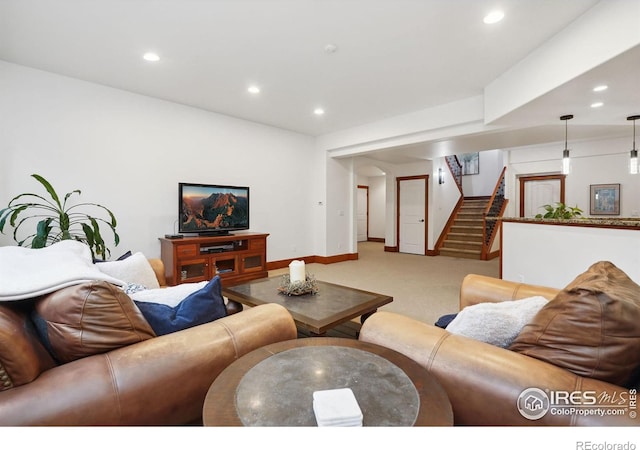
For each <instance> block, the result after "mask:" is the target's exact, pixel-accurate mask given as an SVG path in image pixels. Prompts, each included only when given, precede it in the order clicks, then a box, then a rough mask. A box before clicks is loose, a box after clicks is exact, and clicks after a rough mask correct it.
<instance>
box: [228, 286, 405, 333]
mask: <svg viewBox="0 0 640 450" xmlns="http://www.w3.org/2000/svg"><path fill="white" fill-rule="evenodd" d="M280 283H281V277H271V278H261V279H258V280H253V281H249V282H247V283H242V284H237V285H234V286H229V287H224V286H223V288H222V295H224V296H225V297H227V298H228V299H229V301H233V302H237V303H241V304H243V305H247V306H258V305H262V304H264V303H277V304H279V305H282V306H284V307H285V308H287V310H288V311H289V313H291V316H292V317H293V320H295V322H296V325H297V326H298V328H302V329H304V330H307V331H308V332H310V333H312V334H316V335H323V334H325V333H326V332H327V330H330V329H332V328H334V327H336V326H338V325H340V324H342V323H345V322H347V321H349V320H351V319H353V318H355V317H358V316H361V319H360V321H361V322H364V320H365V319H366V318H367V317H368V316H370V315H371V314H373V313H374V312H376V310H377V309H378V308H379V307H380V306H382V305H386V304H387V303H391V302H392V301H393V297H390V296H388V295H384V294H376V293H374V292H368V291H363V290H360V289H354V288H350V287H347V286H340V285H338V284H333V283H326V282H324V281H317V283H318V293H316V294H305V295H300V296H294V295H292V296H288V295H285V294H281V293H280V292H278V288H279V287H280Z"/></svg>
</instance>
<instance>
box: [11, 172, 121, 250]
mask: <svg viewBox="0 0 640 450" xmlns="http://www.w3.org/2000/svg"><path fill="white" fill-rule="evenodd" d="M31 176H32V177H33V178H35V179H36V180H37V181H38V182H39V183H40V184H41V185H42V186H44V188H45V190H46V191H47V193H48V194H49V197H50V198H47V197H45V196H43V195H39V194H32V193H23V194H20V195H18V196H16V197H14V198H13V199H11V201H10V202H9V204H8V206H7V207H6V208H3V209H2V210H0V232H2V233H4V227H5V225H7V223H8V224H9V225H10V226H12V227H13V228H14V230H13V239H14V240H15V241H16V242H17V243H18V245H20V246H24V247H31V248H43V247H46V246H47V245H51V244H53V243H55V242H58V241H63V240H66V239H75V240H77V241H80V242H84V243H86V244H87V245H88V246H89V248H90V249H91V254H92V256H93V257H94V258H95V257H96V255H99V256H100V257H102V259H106V256H107V255H110V254H111V250H110V249H109V248H108V247H107V246H106V245H105V242H104V239H103V237H102V233H101V230H100V224H105V225H107V226H108V227H109V228H110V229H111V232H112V233H113V238H114V242H115V245H116V246H117V245H118V243H119V242H120V236H118V233H117V232H116V224H117V222H116V218H115V216H114V215H113V213H112V212H111V211H110V210H109V209H108V208H106V207H104V206H102V205H99V204H97V203H76V204H73V205H68V204H67V202H68V200H69V199H70V198H71V197H72V196H73V195H74V194H77V195H80V194H81V192H80V190H79V189H76V190H74V191H71V192H69V193H67V194H65V196H64V200H62V201H60V197H59V196H58V194H57V193H56V191H55V189H54V188H53V186H51V183H49V182H48V181H47V180H46V179H45V178H44V177H42V176H40V175H37V174H32V175H31ZM87 207H89V208H90V209H94V210H99V212H100V213H102V214H105V213H106V215H107V216H108V218H107V219H105V218H102V217H94V216H92V215H89V214H88V213H86V212H81V211H80V209H81V208H87ZM7 221H8V222H7ZM34 221H37V223H36V229H35V232H34V233H32V234H29V235H28V236H27V237H26V238H24V239H19V238H18V230H20V229H21V228H24V227H26V226H27V224H32V223H33V222H34ZM23 225H24V227H23Z"/></svg>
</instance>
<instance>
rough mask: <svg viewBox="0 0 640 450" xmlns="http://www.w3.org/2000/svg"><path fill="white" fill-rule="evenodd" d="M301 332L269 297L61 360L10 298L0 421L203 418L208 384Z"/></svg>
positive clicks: (0, 316)
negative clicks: (239, 361) (235, 310)
mask: <svg viewBox="0 0 640 450" xmlns="http://www.w3.org/2000/svg"><path fill="white" fill-rule="evenodd" d="M153 264H154V266H156V267H154V268H157V264H158V261H154V262H153ZM156 272H157V273H163V272H159V271H158V270H156ZM159 278H160V277H159ZM162 281H163V280H162V279H160V282H161V284H163V283H162ZM27 306H28V305H27ZM296 337H297V332H296V327H295V323H294V321H293V319H292V318H291V315H290V314H289V313H288V311H287V310H286V309H285V308H283V307H281V306H279V305H275V304H268V305H262V306H258V307H255V308H251V309H248V310H245V311H242V312H239V313H237V314H233V315H229V316H227V317H223V318H221V319H218V320H216V321H214V322H210V323H206V324H204V325H199V326H196V327H192V328H189V329H186V330H182V331H178V332H175V333H171V334H167V335H164V336H159V337H151V338H147V339H145V340H142V341H141V342H137V343H134V344H131V345H126V346H123V347H120V348H117V349H113V350H110V351H106V352H104V353H99V354H93V355H90V356H86V357H82V358H80V359H76V360H74V361H71V362H67V363H63V364H59V365H56V363H55V362H54V361H53V359H52V357H51V356H50V355H49V353H48V352H47V351H46V350H45V347H44V346H43V345H42V343H41V342H40V341H39V339H38V335H37V334H36V333H35V332H34V330H33V326H31V325H30V324H29V311H28V307H25V305H24V304H23V302H20V305H18V303H15V304H13V303H8V302H5V303H4V304H1V305H0V349H1V350H0V425H12V426H21V425H47V426H50V425H70V426H74V425H177V424H190V423H199V422H200V420H201V416H202V406H203V403H204V398H205V396H206V393H207V390H208V388H209V386H210V385H211V383H212V382H213V380H214V379H215V378H216V376H217V375H218V374H219V373H220V372H221V371H222V370H223V369H224V368H226V367H227V366H228V365H229V364H231V363H232V362H233V361H235V360H236V359H237V358H239V357H240V356H242V355H244V354H246V353H248V352H250V351H252V350H254V349H256V348H259V347H262V346H264V345H267V344H271V343H274V342H279V341H283V340H288V339H295V338H296Z"/></svg>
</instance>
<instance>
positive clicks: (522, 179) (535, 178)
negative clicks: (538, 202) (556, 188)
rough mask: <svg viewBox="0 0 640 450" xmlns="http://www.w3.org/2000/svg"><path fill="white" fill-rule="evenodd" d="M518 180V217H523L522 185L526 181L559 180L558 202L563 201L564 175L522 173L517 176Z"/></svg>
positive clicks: (565, 177)
mask: <svg viewBox="0 0 640 450" xmlns="http://www.w3.org/2000/svg"><path fill="white" fill-rule="evenodd" d="M518 179H519V180H520V212H519V214H520V217H524V186H525V183H526V182H527V181H543V180H560V202H561V203H564V186H565V180H566V179H567V176H566V175H563V174H561V173H558V174H549V175H523V176H520V177H518Z"/></svg>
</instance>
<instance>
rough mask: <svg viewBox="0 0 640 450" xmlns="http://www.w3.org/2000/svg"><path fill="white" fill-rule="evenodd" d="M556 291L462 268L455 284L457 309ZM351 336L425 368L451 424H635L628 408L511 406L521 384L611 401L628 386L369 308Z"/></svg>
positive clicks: (622, 396)
mask: <svg viewBox="0 0 640 450" xmlns="http://www.w3.org/2000/svg"><path fill="white" fill-rule="evenodd" d="M557 292H558V290H556V289H552V288H548V287H542V286H532V285H527V284H521V283H514V282H509V281H504V280H499V279H495V278H491V277H485V276H480V275H468V276H467V277H466V278H465V279H464V281H463V283H462V287H461V292H460V309H462V308H464V307H466V306H469V305H472V304H476V303H479V302H483V301H490V302H498V301H505V300H517V299H522V298H526V297H530V296H534V295H542V296H543V297H545V298H547V299H552V298H553V297H554V296H555V295H556V293H557ZM359 339H360V340H363V341H365V342H372V343H375V344H379V345H383V346H385V347H388V348H391V349H393V350H396V351H398V352H400V353H402V354H404V355H406V356H408V357H410V358H412V359H414V360H415V361H417V362H418V363H419V364H420V365H422V366H423V367H424V368H425V370H428V371H429V372H430V373H431V374H433V375H434V376H435V377H436V378H437V380H438V381H439V382H440V384H441V385H442V386H443V387H444V389H445V390H446V392H447V395H448V396H449V399H450V401H451V404H452V407H453V412H454V420H455V424H456V425H494V426H500V425H517V426H526V425H563V426H569V425H583V426H596V425H612V426H623V425H632V426H638V425H640V421H639V420H638V419H637V418H632V416H633V414H631V415H630V414H629V411H626V413H625V414H623V415H604V416H599V415H582V414H580V412H579V411H577V410H576V412H574V413H572V414H550V413H547V414H545V415H544V416H543V417H541V418H539V419H537V420H531V419H528V418H526V417H524V416H523V415H522V414H521V413H520V411H519V410H518V398H519V396H520V394H521V393H522V392H523V391H524V390H525V389H527V388H532V387H536V388H539V389H542V390H543V391H546V392H550V391H568V392H574V391H583V392H584V391H595V392H596V393H597V394H598V395H601V394H604V395H608V396H610V399H616V401H620V400H621V399H625V401H626V402H627V403H626V404H627V405H629V403H628V402H629V396H630V391H629V389H626V388H624V387H621V386H616V385H613V384H610V383H606V382H603V381H599V380H595V379H591V378H586V377H580V376H578V375H575V374H573V373H572V372H569V371H567V370H564V369H562V368H560V367H556V366H554V365H552V364H549V363H546V362H543V361H540V360H537V359H534V358H531V357H528V356H524V355H522V354H519V353H515V352H512V351H509V350H507V349H504V348H499V347H495V346H492V345H489V344H486V343H484V342H480V341H476V340H473V339H469V338H467V337H464V336H459V335H453V334H451V333H449V332H447V331H446V330H444V329H442V328H438V327H436V326H432V325H428V324H426V323H423V322H419V321H417V320H414V319H411V318H409V317H406V316H403V315H400V314H395V313H391V312H386V311H379V312H377V313H375V314H373V315H372V316H371V317H369V318H368V319H367V321H366V322H365V323H364V324H363V326H362V330H361V332H360V337H359ZM605 409H606V408H605ZM610 409H613V408H610Z"/></svg>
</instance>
